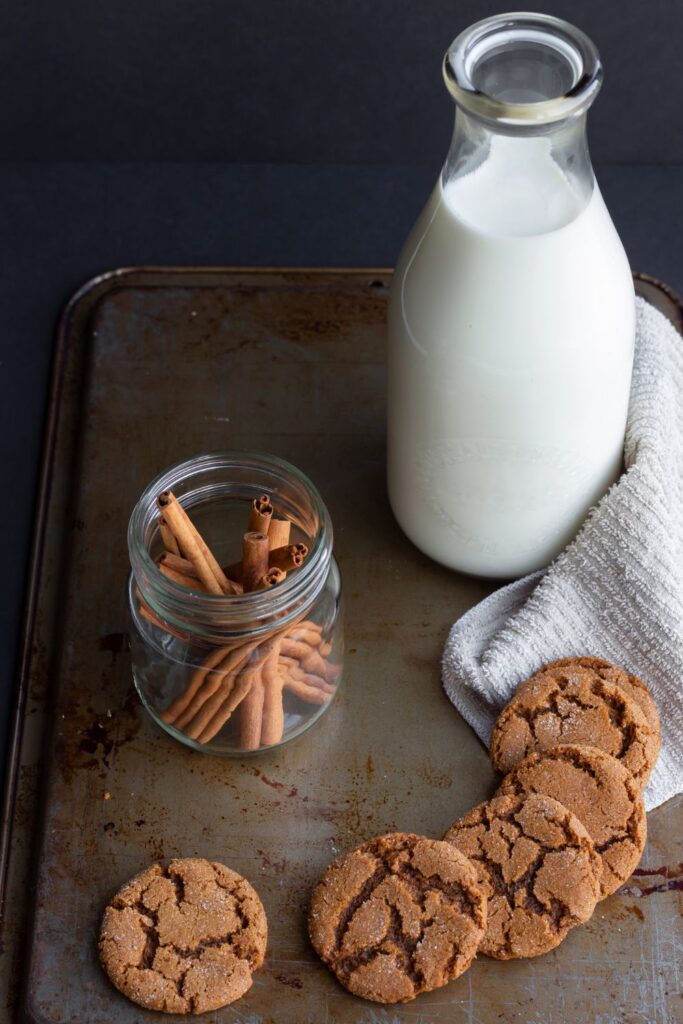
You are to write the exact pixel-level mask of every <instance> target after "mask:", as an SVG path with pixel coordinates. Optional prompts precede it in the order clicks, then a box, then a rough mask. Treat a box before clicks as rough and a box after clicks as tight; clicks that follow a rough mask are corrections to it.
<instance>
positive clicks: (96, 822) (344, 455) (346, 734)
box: [0, 269, 683, 1024]
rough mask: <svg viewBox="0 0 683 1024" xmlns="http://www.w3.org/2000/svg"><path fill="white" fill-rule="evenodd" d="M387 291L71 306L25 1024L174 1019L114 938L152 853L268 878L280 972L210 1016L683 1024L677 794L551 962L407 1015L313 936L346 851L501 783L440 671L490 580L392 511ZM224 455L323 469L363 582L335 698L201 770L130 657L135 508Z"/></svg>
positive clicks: (62, 363)
mask: <svg viewBox="0 0 683 1024" xmlns="http://www.w3.org/2000/svg"><path fill="white" fill-rule="evenodd" d="M389 281H390V274H389V273H388V272H386V271H368V270H352V271H348V270H341V271H337V270H330V271H307V270H301V271H299V270H295V271H279V270H276V271H270V270H263V271H261V270H257V271H253V270H252V271H249V270H222V269H215V270H183V269H175V270H166V269H145V270H128V271H121V272H117V273H113V274H109V275H106V276H105V277H103V278H100V279H98V280H96V281H94V282H91V283H90V284H89V285H87V286H86V287H85V288H84V289H83V290H82V291H81V292H80V293H79V294H78V295H77V296H76V297H75V299H74V300H73V301H72V303H71V304H70V306H69V308H68V309H67V311H66V313H65V315H64V318H63V320H62V324H61V328H60V333H59V340H58V348H57V357H56V364H55V376H54V389H53V395H52V404H51V411H50V418H49V430H48V439H47V448H46V459H45V466H44V472H43V479H42V488H41V497H40V504H39V512H38V520H37V530H36V542H35V549H34V559H33V569H32V574H31V580H30V590H29V602H28V607H27V621H26V632H25V637H24V646H23V654H22V671H21V678H20V681H19V690H18V702H17V714H16V722H15V725H16V727H15V735H14V741H13V762H12V767H13V771H12V777H11V780H10V787H9V790H8V793H7V796H6V803H5V820H4V826H5V828H4V832H3V842H4V846H3V850H4V853H5V854H7V852H8V851H11V855H10V856H9V859H8V861H7V858H5V860H6V866H7V865H8V871H7V878H6V887H5V888H4V889H3V892H5V891H6V896H7V899H6V914H5V922H4V936H3V937H4V942H5V948H4V951H3V953H2V955H1V956H0V970H1V971H2V979H3V980H2V984H3V995H4V997H5V1005H6V1006H7V1007H8V1010H7V1014H8V1016H10V1017H12V1018H13V1019H27V1020H29V1021H35V1022H42V1024H57V1022H59V1024H105V1022H106V1024H112V1022H115V1024H124V1022H125V1024H128V1022H136V1024H139V1022H141V1021H143V1020H153V1019H159V1020H161V1019H168V1018H162V1015H155V1014H152V1013H146V1012H144V1011H141V1010H140V1009H139V1008H137V1007H135V1006H133V1005H132V1004H131V1003H129V1002H127V1001H126V1000H125V999H124V998H123V997H122V996H120V995H119V994H118V993H117V992H116V991H115V990H114V989H113V988H112V986H111V985H110V984H109V983H108V981H107V980H106V978H105V977H104V975H103V973H102V972H101V970H100V968H99V966H98V963H97V958H96V935H97V928H98V923H99V919H100V915H101V912H102V908H103V906H104V905H105V903H106V902H107V900H108V899H109V897H110V895H111V894H112V893H113V892H114V891H115V890H116V888H117V887H118V886H119V885H120V883H121V882H122V881H123V880H124V879H126V878H128V877H129V876H130V875H132V874H134V873H135V872H136V871H138V870H140V869H141V868H143V867H145V866H146V865H147V864H149V862H150V861H153V860H156V859H158V858H168V857H171V856H176V855H178V856H192V855H201V856H206V857H210V858H212V859H216V860H220V861H225V862H226V863H227V864H230V865H232V866H233V867H234V868H236V869H237V870H238V871H240V872H242V873H243V874H245V875H246V876H247V877H248V878H249V879H250V880H251V881H252V882H253V883H254V885H255V886H256V887H257V888H258V891H259V893H260V894H261V897H262V899H263V901H264V903H265V906H266V909H267V912H268V917H269V921H270V941H269V951H268V958H267V962H266V965H265V968H264V969H263V970H262V971H261V972H259V974H258V975H257V977H256V979H255V983H254V986H253V988H252V989H251V991H250V992H249V993H248V994H247V996H246V997H245V998H244V999H242V1000H241V1001H240V1002H238V1003H237V1004H235V1005H234V1006H232V1007H228V1008H225V1009H224V1010H222V1011H220V1012H217V1013H213V1014H207V1015H206V1017H205V1018H204V1019H206V1020H209V1021H212V1022H216V1024H222V1022H231V1024H238V1022H241V1024H267V1022H274V1024H304V1022H309V1024H346V1022H354V1024H404V1022H412V1024H431V1022H435V1024H436V1022H445V1021H448V1022H458V1021H463V1022H465V1021H468V1022H479V1024H493V1022H494V1021H495V1022H500V1021H504V1022H508V1021H522V1022H526V1024H554V1022H562V1024H564V1022H568V1021H581V1022H588V1021H591V1022H593V1021H595V1022H598V1021H599V1022H601V1024H616V1022H617V1021H619V1022H634V1024H635V1022H638V1024H671V1022H673V1021H674V1020H680V1017H677V1016H676V1013H677V1010H678V1009H679V1002H678V995H677V992H678V985H677V971H678V970H680V957H679V956H678V949H677V944H676V943H677V938H678V940H679V942H680V930H678V931H677V929H678V922H679V920H680V919H679V918H678V913H679V911H680V895H681V894H680V889H681V873H680V872H681V868H680V866H679V867H678V868H677V867H676V866H675V865H677V864H679V862H680V861H683V855H682V853H681V838H682V837H681V828H680V824H681V802H680V801H671V802H670V803H669V804H668V805H666V806H665V807H662V808H660V809H659V810H658V811H656V812H654V813H653V814H651V815H650V819H649V822H650V838H649V842H648V847H647V850H646V853H645V857H644V860H643V863H642V865H641V868H640V869H639V871H638V872H637V873H636V876H634V878H633V879H631V880H630V882H629V883H628V885H627V886H626V887H625V888H624V889H623V890H622V891H621V892H620V893H619V894H617V895H615V896H612V897H611V898H610V899H608V900H606V901H605V902H604V903H601V904H600V905H599V907H598V909H597V911H596V913H595V915H594V917H593V919H592V921H591V922H589V923H588V924H587V925H585V926H584V927H582V928H578V929H575V930H574V931H572V932H571V933H570V935H569V936H568V938H567V939H566V941H565V942H564V943H563V944H562V946H561V947H560V948H559V949H557V950H556V951H554V952H552V953H549V954H548V955H546V956H544V957H541V958H540V959H536V960H530V961H521V962H518V963H500V962H497V961H494V960H488V959H486V958H481V959H480V960H478V961H477V962H476V963H475V965H474V966H473V968H472V969H471V970H470V971H469V972H467V974H466V975H464V976H463V977H462V978H461V979H459V980H458V981H456V982H453V983H452V984H451V985H449V986H448V987H447V988H445V989H441V990H439V991H438V992H435V993H432V994H431V995H425V996H422V997H420V998H418V999H417V1000H416V1001H415V1002H414V1003H412V1004H408V1005H406V1006H396V1007H391V1008H386V1009H385V1008H382V1007H379V1006H376V1005H373V1004H370V1003H364V1002H362V1001H361V1000H358V999H355V998H353V997H351V996H350V995H348V994H347V993H345V992H344V991H343V990H342V989H341V988H339V987H338V986H337V984H336V983H335V982H334V980H333V979H332V977H331V976H330V975H329V974H328V972H327V971H326V969H325V968H324V967H322V965H321V964H320V963H319V962H318V961H317V960H316V958H315V956H314V955H313V953H312V952H311V950H310V948H309V946H308V943H307V940H306V934H305V910H306V905H307V901H308V897H309V892H310V889H311V885H312V883H313V882H314V881H315V879H316V878H317V877H318V875H319V873H320V872H321V871H322V869H323V868H324V867H325V866H326V865H327V864H328V863H329V861H330V860H331V859H332V858H333V857H334V856H335V855H336V854H337V853H339V852H340V851H342V850H346V849H348V848H349V847H351V846H353V845H354V844H356V843H359V842H361V841H362V840H365V839H367V838H369V837H370V836H372V835H375V834H376V833H379V832H386V831H391V830H394V829H401V830H402V829H406V830H415V831H418V832H424V833H427V834H428V835H433V836H440V835H441V834H442V833H443V831H444V829H445V828H446V827H447V826H448V825H449V823H450V822H451V821H452V820H453V819H454V818H455V817H457V816H458V815H459V814H461V813H462V812H464V811H465V810H466V809H467V808H469V807H471V806H472V805H473V804H475V803H476V802H477V801H479V800H482V799H484V798H486V797H487V796H488V795H489V794H490V793H491V791H492V787H493V783H494V776H493V773H492V771H491V768H490V766H489V762H488V759H487V756H486V752H485V750H484V749H483V747H482V746H481V744H480V743H479V742H478V740H477V739H476V737H475V735H474V733H473V732H472V731H471V730H470V729H469V728H468V727H467V726H466V725H465V723H464V722H463V721H462V719H461V718H460V717H459V716H458V714H457V713H456V712H455V710H454V709H453V707H452V706H451V704H450V703H449V701H448V700H447V698H446V697H445V695H444V693H443V691H442V689H441V685H440V681H439V658H440V654H441V649H442V645H443V641H444V638H445V636H446V633H447V630H448V628H449V626H450V624H451V623H452V621H453V620H454V619H455V618H457V617H458V616H459V615H461V614H462V613H463V612H464V611H466V610H467V609H468V608H469V607H471V606H472V605H473V604H474V603H475V602H476V601H478V600H480V599H481V598H483V597H484V596H486V594H487V593H489V591H490V587H489V585H488V584H486V583H484V582H481V581H479V582H478V581H474V580H470V579H466V578H463V577H461V576H458V575H456V574H454V573H452V572H449V571H447V570H445V569H443V568H440V567H439V566H438V565H435V564H434V563H433V562H430V561H429V560H427V559H426V558H425V557H423V556H422V555H421V554H420V553H419V552H418V551H417V550H416V549H415V548H414V547H413V546H412V545H411V544H410V543H409V542H408V541H407V540H406V539H405V537H404V536H403V535H402V533H401V532H400V530H399V529H398V527H397V526H396V524H395V522H394V520H393V518H392V516H391V514H390V511H389V508H388V505H387V499H386V495H385V486H384V323H385V315H386V302H387V292H388V284H389ZM638 288H639V291H641V293H643V294H646V295H647V297H648V298H650V299H651V300H652V301H653V302H655V303H656V305H658V306H659V307H660V308H661V309H662V310H664V312H665V313H667V315H669V316H670V317H671V318H672V319H673V320H674V321H676V322H677V323H678V325H679V327H680V326H681V321H682V320H683V311H682V310H681V308H680V305H679V304H677V302H676V300H675V297H674V296H673V295H672V294H671V293H670V292H669V291H668V289H666V288H665V287H664V286H661V285H659V284H658V283H657V282H655V281H653V280H651V279H647V278H640V279H639V281H638ZM221 447H226V448H227V447H230V448H240V447H244V448H250V449H263V450H268V451H272V452H275V453H276V454H278V455H280V456H283V457H285V458H286V459H289V460H290V461H292V462H294V463H295V464H297V465H298V466H300V467H301V468H302V469H303V470H304V471H305V472H306V473H307V474H308V475H309V476H310V477H312V479H313V480H314V481H315V482H316V483H317V485H318V487H319V488H320V490H321V492H322V494H323V496H324V498H325V501H326V502H327V504H328V506H329V508H330V511H331V514H332V518H333V521H334V524H335V536H336V550H337V553H338V556H339V561H340V564H341V567H342V571H343V575H344V580H345V587H346V614H347V625H348V633H347V662H346V665H347V668H346V677H345V681H344V685H343V688H342V692H341V693H340V696H339V698H338V700H337V701H336V703H335V705H334V707H333V709H332V710H331V711H330V713H329V714H328V715H327V716H326V717H325V718H324V719H323V720H322V721H321V722H320V723H319V724H318V725H317V726H316V728H314V729H313V730H311V732H310V733H307V734H306V735H305V736H304V737H302V738H301V739H300V740H299V741H297V742H296V743H294V744H292V745H290V746H289V747H286V748H284V749H282V750H280V751H278V752H277V753H274V754H272V755H265V756H262V757H260V758H257V759H251V760H248V761H233V760H220V759H217V758H210V757H206V756H202V755H198V754H196V753H193V752H192V751H190V750H188V749H187V748H185V747H182V746H180V745H178V744H176V743H174V742H173V740H171V739H170V738H169V737H168V736H166V735H165V734H163V733H162V732H161V731H160V730H158V729H157V728H156V726H155V725H154V724H153V723H152V722H151V721H150V720H149V719H148V718H147V716H146V715H145V713H144V712H143V711H142V709H141V707H140V705H139V703H138V701H137V699H136V697H135V695H134V692H133V690H132V687H131V676H130V666H129V661H128V655H127V651H126V629H127V622H126V614H125V608H124V579H125V576H126V570H127V558H126V541H125V532H126V521H127V518H128V515H129V512H130V509H131V507H132V505H133V503H134V501H135V499H136V498H137V496H138V494H139V493H140V491H141V490H142V488H143V486H144V485H145V484H146V483H147V482H148V480H149V479H150V478H151V477H152V476H153V475H154V474H156V473H157V472H158V471H159V470H160V469H162V468H163V467H164V466H166V465H167V464H169V463H171V462H174V461H176V460H178V459H181V458H185V457H187V456H190V455H192V454H194V453H196V452H199V451H202V450H210V449H217V448H221ZM46 709H48V710H47V711H46ZM46 723H47V727H46ZM46 728H47V731H46ZM43 751H45V757H44V766H43V768H42V769H41V760H42V759H41V753H42V752H43ZM105 792H108V793H109V794H111V797H110V799H108V800H105V799H104V794H105ZM38 805H39V806H40V808H41V812H40V815H39V821H40V825H39V826H37V825H36V824H35V820H36V819H35V817H34V811H35V808H36V807H37V806H38ZM3 878H4V875H3ZM29 906H30V907H31V913H30V914H29V915H27V907H29ZM26 921H28V926H27V928H26V929H24V927H23V926H24V922H26ZM0 1005H2V1004H0Z"/></svg>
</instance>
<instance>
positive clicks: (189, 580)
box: [157, 562, 206, 593]
mask: <svg viewBox="0 0 683 1024" xmlns="http://www.w3.org/2000/svg"><path fill="white" fill-rule="evenodd" d="M157 565H158V568H159V572H160V573H161V574H162V575H163V576H165V577H166V579H169V580H173V582H174V583H177V584H178V586H180V587H185V588H186V589H187V590H199V591H203V592H204V593H206V587H205V586H204V584H203V583H202V581H201V580H198V579H197V577H196V576H187V575H186V574H185V573H184V572H176V570H175V569H172V568H171V567H170V565H167V564H166V563H165V562H158V563H157Z"/></svg>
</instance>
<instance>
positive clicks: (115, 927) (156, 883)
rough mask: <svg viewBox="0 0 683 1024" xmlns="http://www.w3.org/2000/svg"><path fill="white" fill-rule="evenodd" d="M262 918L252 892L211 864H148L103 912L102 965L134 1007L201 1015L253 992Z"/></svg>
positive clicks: (226, 870) (189, 861)
mask: <svg viewBox="0 0 683 1024" xmlns="http://www.w3.org/2000/svg"><path fill="white" fill-rule="evenodd" d="M266 939H267V923H266V915H265V911H264V909H263V906H262V905H261V901H260V899H259V898H258V896H257V894H256V892H255V891H254V889H252V887H251V885H250V884H249V882H247V881H246V879H244V878H242V876H241V875H238V874H237V873H236V872H235V871H231V870H230V869H229V868H226V867H224V866H223V865H222V864H215V863H212V862H210V861H208V860H201V859H192V858H188V859H183V860H172V861H171V862H170V864H169V865H168V867H166V868H164V867H162V866H161V865H160V864H153V865H152V867H150V868H148V869H147V870H146V871H143V872H142V873H141V874H139V875H136V876H135V878H132V879H131V880H130V881H129V882H127V883H126V884H125V885H124V886H123V887H122V888H121V889H119V891H118V892H117V894H116V895H115V896H114V898H113V899H112V901H111V903H110V904H109V906H108V907H107V908H106V910H105V912H104V917H103V919H102V928H101V931H100V941H99V952H100V960H101V963H102V966H103V967H104V969H105V971H106V972H107V974H108V975H109V978H110V979H111V981H112V982H113V983H114V985H116V987H117V988H118V989H119V991H121V992H123V994H124V995H125V996H128V998H129V999H131V1000H132V1001H133V1002H134V1003H138V1005H140V1006H144V1007H145V1008H146V1009H149V1010H163V1011H164V1012H166V1013H204V1012H206V1011H207V1010H217V1009H219V1008H220V1007H221V1006H226V1005H227V1004H228V1003H232V1002H233V1001H234V1000H235V999H239V997H240V996H242V995H244V993H245V992H246V991H247V989H249V988H250V987H251V982H252V974H253V972H254V971H255V970H256V969H257V968H258V967H260V966H261V964H262V963H263V958H264V956H265V951H266Z"/></svg>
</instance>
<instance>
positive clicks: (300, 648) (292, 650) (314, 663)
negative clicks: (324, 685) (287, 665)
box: [282, 637, 339, 683]
mask: <svg viewBox="0 0 683 1024" xmlns="http://www.w3.org/2000/svg"><path fill="white" fill-rule="evenodd" d="M282 653H283V654H285V655H289V656H291V657H292V658H296V660H297V661H299V662H301V667H302V668H303V670H304V671H305V672H311V673H312V674H313V675H316V676H322V678H323V679H326V680H327V681H328V682H330V683H333V682H334V681H335V680H336V679H337V678H338V676H339V672H338V671H337V668H338V666H336V665H330V663H329V662H327V661H325V659H324V658H321V656H320V655H319V654H318V652H317V650H315V648H313V647H311V646H310V644H306V643H302V642H301V641H300V640H290V639H289V637H285V639H284V640H283V641H282ZM335 673H336V674H335Z"/></svg>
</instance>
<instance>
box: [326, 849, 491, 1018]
mask: <svg viewBox="0 0 683 1024" xmlns="http://www.w3.org/2000/svg"><path fill="white" fill-rule="evenodd" d="M308 925H309V934H310V937H311V942H312V944H313V948H314V949H315V951H316V953H317V954H318V956H320V957H321V959H322V960H323V961H324V962H325V963H326V964H327V966H328V967H329V968H330V969H331V970H332V972H333V973H334V974H335V975H336V977H337V979H338V980H339V982H340V983H341V984H342V985H343V986H344V987H345V988H347V989H348V990H349V991H350V992H352V993H353V994H354V995H357V996H361V997H362V998H363V999H371V1000H374V1001H376V1002H381V1003H398V1002H406V1001H407V1000H409V999H413V998H414V997H415V996H417V995H419V993H420V992H428V991H431V990H432V989H435V988H439V987H440V986H442V985H445V984H446V983H447V982H449V981H451V980H452V979H453V978H457V977H458V975H460V974H462V973H463V971H465V970H466V969H467V968H468V967H469V966H470V964H471V963H472V961H473V959H474V957H475V955H476V953H477V949H478V947H479V943H480V942H481V939H482V937H483V935H484V932H485V929H486V895H485V893H484V889H483V887H482V885H481V884H480V882H479V881H478V877H477V871H476V868H475V867H474V865H473V864H472V863H470V861H469V860H467V858H466V857H464V856H463V855H462V854H461V853H459V852H458V851H457V850H456V849H455V848H454V847H453V846H451V845H449V844H448V843H444V842H440V841H438V840H433V839H426V838H425V837H423V836H417V835H413V834H411V833H404V832H399V833H394V834H392V835H387V836H380V837H378V838H376V839H373V840H371V841H370V842H368V843H365V844H364V845H363V846H360V847H358V848H357V849H355V850H352V851H351V852H350V853H348V854H346V855H345V856H344V857H341V858H340V859H339V860H337V861H335V862H334V863H333V864H331V865H330V867H329V868H328V869H327V871H325V873H324V874H323V875H322V877H321V879H320V881H319V882H318V884H317V886H316V888H315V890H314V892H313V896H312V898H311V907H310V913H309V919H308Z"/></svg>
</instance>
